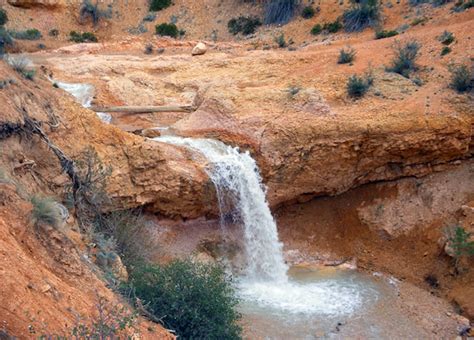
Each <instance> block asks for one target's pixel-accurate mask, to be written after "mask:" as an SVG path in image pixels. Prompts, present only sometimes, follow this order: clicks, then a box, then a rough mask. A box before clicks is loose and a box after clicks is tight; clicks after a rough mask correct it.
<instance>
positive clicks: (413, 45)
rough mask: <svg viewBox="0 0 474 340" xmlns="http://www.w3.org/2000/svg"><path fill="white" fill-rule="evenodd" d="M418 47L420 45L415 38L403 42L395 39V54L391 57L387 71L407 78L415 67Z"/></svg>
mask: <svg viewBox="0 0 474 340" xmlns="http://www.w3.org/2000/svg"><path fill="white" fill-rule="evenodd" d="M420 48H421V45H420V44H419V43H418V42H417V41H415V40H412V41H408V42H406V43H404V44H402V43H400V42H398V41H397V42H396V43H395V45H394V46H393V50H394V52H395V56H394V58H393V59H392V65H391V66H389V67H388V68H387V71H389V72H395V73H398V74H401V75H402V76H404V77H406V78H409V77H410V73H411V72H413V71H415V70H416V69H417V67H416V59H417V58H418V52H419V50H420Z"/></svg>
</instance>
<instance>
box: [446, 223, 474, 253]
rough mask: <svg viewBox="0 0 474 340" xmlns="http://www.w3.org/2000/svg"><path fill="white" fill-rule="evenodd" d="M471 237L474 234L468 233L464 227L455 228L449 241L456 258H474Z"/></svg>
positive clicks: (473, 246) (473, 243) (473, 244)
mask: <svg viewBox="0 0 474 340" xmlns="http://www.w3.org/2000/svg"><path fill="white" fill-rule="evenodd" d="M471 235H472V233H469V232H467V231H466V230H464V228H463V227H460V226H455V227H454V230H453V231H452V232H451V235H449V238H448V241H449V242H450V243H451V248H452V249H453V251H454V256H455V257H457V258H459V257H461V256H474V242H472V241H469V238H470V237H471Z"/></svg>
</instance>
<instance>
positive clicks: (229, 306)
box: [126, 260, 241, 339]
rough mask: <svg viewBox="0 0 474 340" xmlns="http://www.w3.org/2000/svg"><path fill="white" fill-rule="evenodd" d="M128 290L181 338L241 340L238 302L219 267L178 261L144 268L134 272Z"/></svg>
mask: <svg viewBox="0 0 474 340" xmlns="http://www.w3.org/2000/svg"><path fill="white" fill-rule="evenodd" d="M126 288H128V289H129V290H130V291H131V292H133V293H134V294H135V296H136V298H138V299H140V300H141V301H142V303H143V305H145V306H146V308H147V310H148V311H149V312H150V313H152V314H153V315H154V316H155V317H156V318H159V319H162V320H163V323H164V325H165V326H166V327H167V328H169V329H173V330H174V331H175V332H176V334H177V335H178V336H179V337H180V338H183V339H240V338H241V327H240V326H239V324H238V321H239V319H240V314H239V313H238V312H237V311H236V310H235V307H236V305H237V303H238V300H237V299H236V298H235V291H234V288H233V286H232V285H231V283H230V282H229V281H228V278H226V275H225V273H224V271H223V269H222V268H221V267H219V266H216V265H209V264H200V263H193V262H191V261H179V260H176V261H173V262H171V263H169V264H168V265H164V266H159V265H144V266H141V267H138V268H136V269H135V270H133V271H132V273H131V275H130V280H129V283H128V285H127V287H126Z"/></svg>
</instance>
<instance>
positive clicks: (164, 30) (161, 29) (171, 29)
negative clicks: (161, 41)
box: [155, 23, 179, 38]
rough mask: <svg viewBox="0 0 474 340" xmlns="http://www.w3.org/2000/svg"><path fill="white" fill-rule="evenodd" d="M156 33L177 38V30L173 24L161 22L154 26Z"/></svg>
mask: <svg viewBox="0 0 474 340" xmlns="http://www.w3.org/2000/svg"><path fill="white" fill-rule="evenodd" d="M155 31H156V34H158V35H161V36H168V37H172V38H177V37H178V34H179V31H178V27H176V25H175V24H167V23H162V24H159V25H156V26H155Z"/></svg>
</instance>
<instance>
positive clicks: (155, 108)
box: [90, 105, 195, 113]
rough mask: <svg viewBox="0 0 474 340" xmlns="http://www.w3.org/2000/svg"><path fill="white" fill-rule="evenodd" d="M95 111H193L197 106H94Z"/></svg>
mask: <svg viewBox="0 0 474 340" xmlns="http://www.w3.org/2000/svg"><path fill="white" fill-rule="evenodd" d="M90 109H91V110H92V111H95V112H125V113H148V112H192V111H194V110H195V108H194V107H193V106H191V105H169V106H106V107H99V106H92V107H91V108H90Z"/></svg>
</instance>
